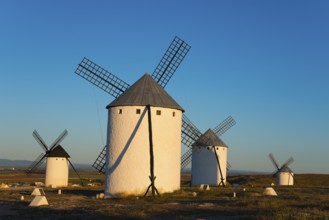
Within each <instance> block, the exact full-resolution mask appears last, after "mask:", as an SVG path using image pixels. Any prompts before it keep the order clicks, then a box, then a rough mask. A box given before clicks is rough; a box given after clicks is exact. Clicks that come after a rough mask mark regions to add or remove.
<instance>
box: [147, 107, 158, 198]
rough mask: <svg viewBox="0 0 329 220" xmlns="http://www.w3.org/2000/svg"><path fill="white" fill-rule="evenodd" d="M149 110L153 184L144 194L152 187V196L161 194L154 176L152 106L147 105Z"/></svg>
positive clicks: (151, 178)
mask: <svg viewBox="0 0 329 220" xmlns="http://www.w3.org/2000/svg"><path fill="white" fill-rule="evenodd" d="M146 107H147V112H148V122H149V143H150V176H149V179H150V181H151V184H150V185H149V187H148V188H147V190H146V192H145V194H144V196H146V195H147V193H148V191H149V189H150V188H151V192H152V196H153V197H154V196H155V194H157V195H159V192H158V190H157V188H156V187H155V183H154V182H155V179H156V176H154V153H153V134H152V115H151V106H150V105H147V106H146Z"/></svg>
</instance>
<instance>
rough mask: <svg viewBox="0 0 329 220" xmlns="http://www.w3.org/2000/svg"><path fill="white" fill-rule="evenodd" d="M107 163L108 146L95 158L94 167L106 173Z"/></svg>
mask: <svg viewBox="0 0 329 220" xmlns="http://www.w3.org/2000/svg"><path fill="white" fill-rule="evenodd" d="M105 165H106V146H105V147H104V148H103V150H102V151H101V152H100V154H99V155H98V157H97V159H96V160H95V162H94V164H93V167H94V168H95V169H96V170H98V172H100V173H103V174H105Z"/></svg>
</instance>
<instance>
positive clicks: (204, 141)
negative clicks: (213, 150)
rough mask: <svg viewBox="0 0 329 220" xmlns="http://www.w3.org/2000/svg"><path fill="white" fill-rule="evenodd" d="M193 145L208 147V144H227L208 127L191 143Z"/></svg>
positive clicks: (224, 145) (222, 145)
mask: <svg viewBox="0 0 329 220" xmlns="http://www.w3.org/2000/svg"><path fill="white" fill-rule="evenodd" d="M192 146H193V147H208V146H221V147H227V145H226V144H225V143H224V142H223V141H222V140H221V139H220V138H219V137H218V136H217V135H216V134H215V133H214V132H213V130H211V129H208V130H207V131H206V132H205V133H204V134H203V135H201V136H200V138H199V139H198V140H197V141H196V142H194V144H192Z"/></svg>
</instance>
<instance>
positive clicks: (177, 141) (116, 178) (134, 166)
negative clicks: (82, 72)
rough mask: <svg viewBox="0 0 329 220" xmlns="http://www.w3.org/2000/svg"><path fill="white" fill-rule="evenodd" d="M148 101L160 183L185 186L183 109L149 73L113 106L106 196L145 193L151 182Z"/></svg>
mask: <svg viewBox="0 0 329 220" xmlns="http://www.w3.org/2000/svg"><path fill="white" fill-rule="evenodd" d="M147 105H149V106H151V107H150V109H151V119H152V120H151V121H152V124H151V128H152V134H153V135H152V137H153V155H154V175H155V176H156V179H155V186H156V188H157V189H158V191H159V193H165V192H173V191H174V190H178V189H179V188H180V156H181V126H182V111H183V109H182V108H181V107H180V106H179V105H178V104H177V103H176V102H175V101H174V100H173V99H172V98H171V97H170V96H169V95H168V94H167V93H166V92H165V91H164V90H163V88H162V87H160V86H159V85H158V84H157V83H156V82H155V81H154V80H153V78H152V77H151V76H150V75H148V74H146V75H144V76H143V77H142V78H141V79H140V80H138V81H137V82H136V83H135V84H134V85H132V86H131V87H130V88H129V89H128V90H127V91H126V92H125V93H123V94H122V95H121V96H120V97H119V98H118V99H116V100H115V101H113V102H112V103H111V104H109V105H108V107H107V108H108V134H107V156H106V177H105V195H106V196H107V197H117V196H125V195H130V194H135V195H138V194H144V193H145V192H146V190H147V188H148V186H149V185H150V183H151V181H150V179H149V176H150V140H149V120H148V110H147V107H146V106H147Z"/></svg>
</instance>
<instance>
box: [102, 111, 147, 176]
mask: <svg viewBox="0 0 329 220" xmlns="http://www.w3.org/2000/svg"><path fill="white" fill-rule="evenodd" d="M146 112H147V108H144V110H143V113H142V114H141V117H140V118H139V120H138V122H137V124H136V126H135V128H134V130H133V132H132V133H131V135H130V137H129V139H128V141H127V143H126V144H125V146H124V148H123V150H122V151H121V153H120V155H119V156H118V158H117V160H116V161H115V162H114V163H113V165H112V166H111V167H110V168H109V169H108V170H107V173H113V172H114V171H115V170H116V168H117V167H118V166H119V164H120V163H121V161H122V159H123V157H124V155H125V154H126V152H127V150H128V148H129V146H130V144H131V142H132V141H133V139H134V137H135V135H136V133H137V131H138V129H139V127H140V125H141V123H142V121H143V118H144V117H145V115H146Z"/></svg>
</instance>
